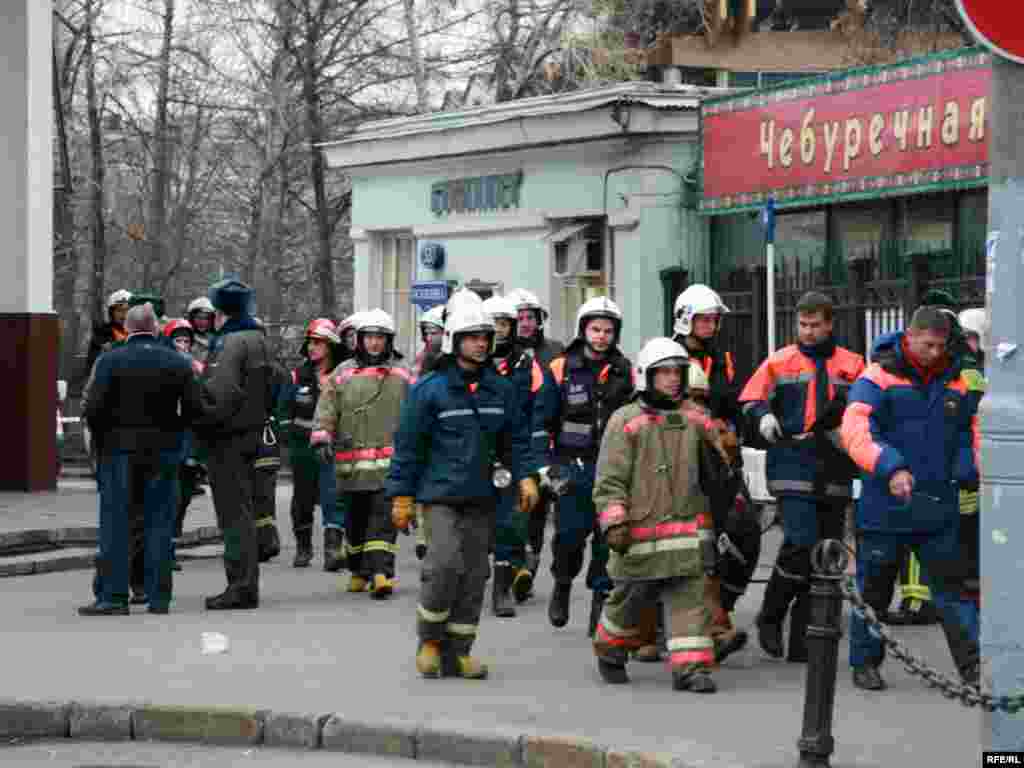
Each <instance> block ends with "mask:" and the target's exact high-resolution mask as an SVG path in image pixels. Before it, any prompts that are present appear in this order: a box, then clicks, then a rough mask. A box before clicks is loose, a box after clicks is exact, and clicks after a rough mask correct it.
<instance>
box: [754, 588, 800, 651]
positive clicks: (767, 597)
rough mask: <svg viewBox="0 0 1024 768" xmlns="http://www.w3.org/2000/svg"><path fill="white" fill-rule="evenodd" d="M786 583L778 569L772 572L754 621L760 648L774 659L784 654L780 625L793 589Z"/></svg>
mask: <svg viewBox="0 0 1024 768" xmlns="http://www.w3.org/2000/svg"><path fill="white" fill-rule="evenodd" d="M788 581H789V580H788V579H786V578H785V577H784V576H782V575H780V574H779V572H778V569H776V570H773V571H772V575H771V578H769V579H768V585H767V586H766V587H765V590H764V602H762V603H761V611H760V613H758V614H757V619H756V620H755V623H756V624H757V640H758V642H759V643H760V644H761V648H763V649H764V652H765V653H767V654H768V655H769V656H772V657H773V658H776V659H781V658H782V656H783V654H784V653H785V649H784V648H783V646H782V623H783V622H784V621H785V620H786V613H787V611H788V610H789V603H790V601H791V600H792V599H793V589H792V587H791V586H790V584H789V583H788Z"/></svg>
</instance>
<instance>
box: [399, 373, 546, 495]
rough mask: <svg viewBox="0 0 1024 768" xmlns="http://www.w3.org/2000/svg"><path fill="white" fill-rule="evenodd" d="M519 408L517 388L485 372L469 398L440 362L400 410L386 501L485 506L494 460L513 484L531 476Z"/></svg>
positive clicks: (462, 382)
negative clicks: (409, 499)
mask: <svg viewBox="0 0 1024 768" xmlns="http://www.w3.org/2000/svg"><path fill="white" fill-rule="evenodd" d="M519 400H520V393H519V388H518V387H517V386H516V385H515V384H514V383H513V382H512V381H511V380H510V379H509V378H504V377H502V376H500V375H499V374H498V373H497V372H496V371H495V370H494V369H493V367H492V366H490V365H487V366H485V367H484V369H483V372H482V375H481V377H480V380H479V382H478V383H477V384H476V386H475V391H474V392H470V388H469V387H468V386H467V384H466V380H465V379H464V378H463V376H462V373H461V371H460V370H459V368H458V366H457V365H456V363H455V362H454V360H452V359H448V360H445V361H444V362H443V363H442V364H441V366H440V367H439V368H438V369H436V370H434V371H432V372H431V373H429V374H427V375H426V376H425V377H423V378H422V379H420V380H419V381H418V382H417V383H416V385H415V386H413V388H412V389H411V390H410V391H409V396H408V397H407V398H406V400H405V402H404V403H403V404H402V413H401V417H400V421H399V426H398V430H397V431H396V432H395V442H394V454H393V455H392V457H391V468H390V470H389V472H388V478H387V483H386V485H385V492H386V493H387V495H388V496H391V497H395V496H413V497H415V499H416V500H417V501H418V502H421V503H425V504H450V505H462V504H493V503H494V502H495V501H496V500H497V489H495V487H494V484H493V482H492V474H493V467H494V461H495V459H500V460H501V461H502V463H504V465H505V466H506V467H507V468H508V469H509V470H510V471H511V472H512V478H513V482H516V481H518V480H519V479H520V478H522V477H525V476H527V475H529V474H532V473H534V472H536V471H537V470H538V468H539V467H538V464H537V461H536V460H535V458H534V456H533V452H532V451H531V449H530V424H529V422H528V421H527V420H526V419H524V418H523V417H522V413H523V409H522V406H521V405H520V402H519Z"/></svg>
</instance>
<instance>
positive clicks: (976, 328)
mask: <svg viewBox="0 0 1024 768" xmlns="http://www.w3.org/2000/svg"><path fill="white" fill-rule="evenodd" d="M957 319H958V320H959V321H960V327H961V328H963V329H964V333H976V334H978V338H979V339H984V338H985V336H986V334H987V333H988V315H987V314H986V312H985V310H984V309H982V308H981V307H973V308H971V309H965V310H964V311H963V312H961V313H960V316H959V317H958V318H957Z"/></svg>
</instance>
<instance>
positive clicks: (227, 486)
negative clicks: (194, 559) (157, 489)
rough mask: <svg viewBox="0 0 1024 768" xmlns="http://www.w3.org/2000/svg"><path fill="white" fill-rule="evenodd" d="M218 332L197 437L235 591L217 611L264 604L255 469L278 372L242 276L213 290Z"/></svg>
mask: <svg viewBox="0 0 1024 768" xmlns="http://www.w3.org/2000/svg"><path fill="white" fill-rule="evenodd" d="M209 296H210V302H211V303H212V304H213V306H214V308H215V309H216V312H217V314H216V316H215V318H214V325H215V327H216V328H217V331H218V335H217V338H216V339H215V340H214V342H213V344H212V345H211V347H210V355H209V357H208V358H207V363H206V370H205V371H204V372H203V378H202V381H201V383H202V396H203V407H204V411H205V413H204V417H203V419H202V421H201V422H200V423H199V424H198V425H197V427H196V432H197V434H198V435H199V437H200V439H202V440H203V441H204V442H205V443H206V445H207V448H208V450H209V466H210V484H211V485H212V487H213V503H214V507H215V508H216V511H217V524H218V526H219V527H220V529H221V530H222V531H223V532H224V570H225V572H226V574H227V580H228V586H227V589H226V590H225V591H224V592H223V593H221V594H219V595H217V596H215V597H209V598H207V599H206V607H207V608H208V609H209V610H225V609H233V608H256V607H257V606H258V605H259V573H260V572H259V545H258V539H257V534H256V521H255V514H254V511H253V503H252V499H253V493H252V479H251V471H250V468H251V466H252V464H253V462H254V461H255V460H256V458H257V456H258V454H259V448H260V439H261V436H262V434H263V427H264V425H265V423H266V418H267V413H268V412H269V411H270V401H271V397H272V391H271V389H272V374H273V367H272V362H271V355H270V349H269V347H268V344H267V339H266V336H265V335H264V333H263V331H262V330H261V328H260V326H259V324H258V323H257V322H256V321H255V320H254V319H253V317H252V307H251V304H252V289H251V288H249V286H247V285H246V284H245V283H242V282H240V281H238V280H235V279H231V278H228V279H225V280H222V281H220V282H219V283H216V284H215V285H213V286H212V287H211V288H210V291H209Z"/></svg>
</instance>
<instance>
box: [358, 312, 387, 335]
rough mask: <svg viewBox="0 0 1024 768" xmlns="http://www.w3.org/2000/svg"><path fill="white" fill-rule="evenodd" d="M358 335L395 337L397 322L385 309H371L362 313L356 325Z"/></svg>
mask: <svg viewBox="0 0 1024 768" xmlns="http://www.w3.org/2000/svg"><path fill="white" fill-rule="evenodd" d="M355 326H356V333H381V334H384V335H385V336H394V335H395V321H394V320H393V319H392V318H391V315H389V314H388V313H387V312H385V311H384V310H383V309H371V310H370V311H369V312H362V313H360V316H359V319H358V320H357V321H356V323H355Z"/></svg>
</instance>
